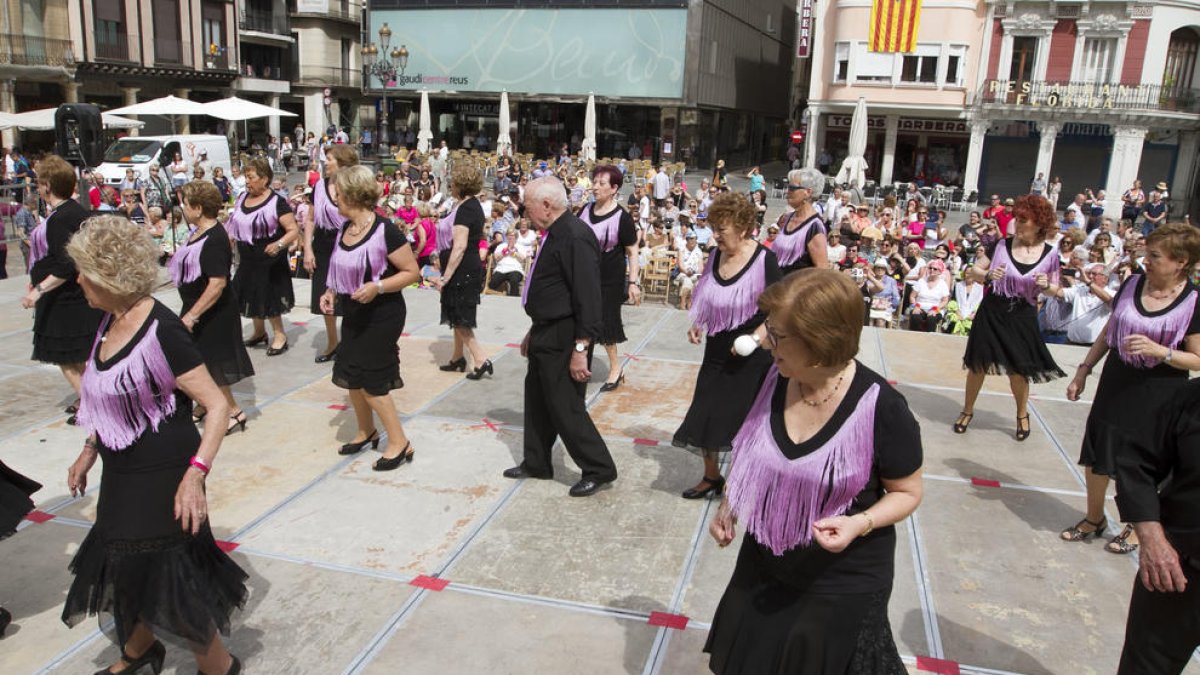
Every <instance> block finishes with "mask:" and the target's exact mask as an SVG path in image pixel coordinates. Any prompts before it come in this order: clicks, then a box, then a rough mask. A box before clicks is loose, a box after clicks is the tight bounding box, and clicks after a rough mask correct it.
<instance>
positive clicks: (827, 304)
mask: <svg viewBox="0 0 1200 675" xmlns="http://www.w3.org/2000/svg"><path fill="white" fill-rule="evenodd" d="M758 308H759V309H761V310H762V311H764V312H766V313H767V314H769V315H770V316H771V323H772V324H774V327H775V328H778V329H779V330H780V331H781V332H782V334H783V335H786V336H788V337H794V338H796V339H797V340H800V341H801V342H803V343H804V347H805V349H807V350H808V352H809V353H810V354H812V358H813V363H811V364H809V365H811V366H813V367H822V366H823V367H829V366H839V365H842V364H845V363H847V362H849V361H850V359H853V358H854V357H855V355H857V354H858V340H859V337H860V336H861V335H862V327H863V302H862V293H861V292H860V291H859V289H858V286H856V285H854V282H853V281H850V278H849V277H847V276H846V275H844V274H842V273H840V272H835V271H833V270H823V269H815V268H808V269H804V270H800V271H798V272H793V273H791V274H789V275H787V276H786V277H784V278H783V280H781V281H777V282H775V283H774V284H771V285H770V286H768V287H767V290H765V291H763V294H762V295H760V296H759V298H758Z"/></svg>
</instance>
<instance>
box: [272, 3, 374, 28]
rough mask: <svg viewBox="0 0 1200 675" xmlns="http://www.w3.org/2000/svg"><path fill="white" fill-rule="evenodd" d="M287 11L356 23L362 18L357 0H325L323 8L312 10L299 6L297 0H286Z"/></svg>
mask: <svg viewBox="0 0 1200 675" xmlns="http://www.w3.org/2000/svg"><path fill="white" fill-rule="evenodd" d="M288 13H289V14H291V15H292V16H293V17H306V18H321V19H336V20H339V21H345V22H347V23H353V24H358V23H359V22H360V21H361V20H362V13H363V5H362V3H361V2H358V1H357V0H327V7H326V8H325V9H324V10H322V11H312V10H311V9H308V8H307V7H301V6H300V5H299V3H298V2H297V0H288Z"/></svg>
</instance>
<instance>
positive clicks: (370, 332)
mask: <svg viewBox="0 0 1200 675" xmlns="http://www.w3.org/2000/svg"><path fill="white" fill-rule="evenodd" d="M380 227H382V228H384V238H385V241H386V242H387V250H388V254H389V255H390V254H391V253H392V252H393V251H395V250H396V249H398V248H400V247H401V246H408V240H407V239H405V238H404V235H403V234H402V233H401V232H400V228H398V227H396V226H395V225H394V224H393V223H392V222H391V221H388V220H385V219H383V218H380V217H378V216H376V218H375V224H374V225H372V226H371V230H370V231H369V232H367V234H366V235H365V236H364V237H363V238H362V239H361V240H360V241H359V242H357V243H356V244H355V245H354V246H346V245H345V244H344V243H342V242H341V241H338V242H337V246H339V247H341V248H343V249H345V250H347V251H352V250H354V249H356V248H358V247H359V246H362V245H364V244H365V243H366V242H367V241H368V240H369V239H370V238H371V237H372V236H373V235H374V234H375V232H376V230H378V229H379V228H380ZM396 272H397V270H396V268H395V267H393V266H392V264H391V263H390V262H389V263H388V266H387V271H386V272H384V274H383V275H382V276H385V277H387V276H391V275H393V274H395V273H396ZM368 280H369V274H364V275H363V281H364V283H365V282H366V281H368ZM338 304H340V305H341V306H342V310H343V314H342V332H341V342H340V343H339V346H338V351H337V359H336V360H335V361H334V363H333V383H334V384H335V385H337V386H339V387H341V388H342V389H362V390H364V391H365V392H367V393H368V394H370V395H371V396H384V395H386V394H387V393H388V392H389V391H391V390H393V389H399V388H401V387H403V386H404V380H403V379H401V377H400V347H399V345H398V344H397V343H398V342H399V341H400V334H401V333H402V332H404V319H405V317H406V313H407V306H406V305H405V303H404V296H403V295H402V294H400V293H384V294H382V295H377V296H375V299H374V300H372V301H371V302H370V303H367V304H365V305H364V304H362V303H359V302H356V301H354V300H351V299H350V296H349V295H339V296H338Z"/></svg>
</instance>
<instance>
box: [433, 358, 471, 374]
mask: <svg viewBox="0 0 1200 675" xmlns="http://www.w3.org/2000/svg"><path fill="white" fill-rule="evenodd" d="M466 369H467V357H465V356H463V357H460V358H457V359H454V360H453V361H451V362H450V363H447V364H446V365H444V366H438V370H440V371H442V372H444V373H453V372H454V371H456V370H457V371H458V372H460V373H461V372H463V371H465V370H466Z"/></svg>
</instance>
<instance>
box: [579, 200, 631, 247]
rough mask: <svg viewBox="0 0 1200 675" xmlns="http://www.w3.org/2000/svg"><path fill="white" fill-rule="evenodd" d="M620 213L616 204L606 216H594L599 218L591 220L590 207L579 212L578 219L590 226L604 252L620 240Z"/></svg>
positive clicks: (615, 245)
mask: <svg viewBox="0 0 1200 675" xmlns="http://www.w3.org/2000/svg"><path fill="white" fill-rule="evenodd" d="M621 213H622V211H621V207H619V206H618V207H617V208H615V209H613V210H612V213H610V214H608V215H607V216H596V217H597V218H600V220H597V221H595V222H592V218H593V215H592V209H591V207H588V208H586V209H584V210H582V211H580V212H579V219H580V220H582V221H583V222H585V223H587V225H588V227H590V228H592V232H593V233H594V234H595V235H596V241H597V242H599V243H600V250H601V251H602V252H604V253H608V252H609V251H611V250H613V249H614V248H616V247H617V244H618V243H619V241H620V230H621Z"/></svg>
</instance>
